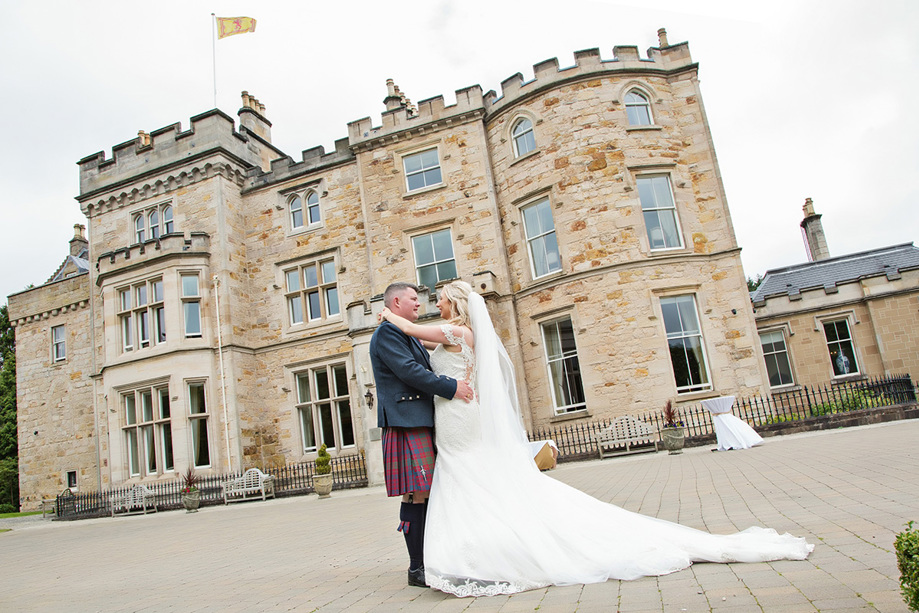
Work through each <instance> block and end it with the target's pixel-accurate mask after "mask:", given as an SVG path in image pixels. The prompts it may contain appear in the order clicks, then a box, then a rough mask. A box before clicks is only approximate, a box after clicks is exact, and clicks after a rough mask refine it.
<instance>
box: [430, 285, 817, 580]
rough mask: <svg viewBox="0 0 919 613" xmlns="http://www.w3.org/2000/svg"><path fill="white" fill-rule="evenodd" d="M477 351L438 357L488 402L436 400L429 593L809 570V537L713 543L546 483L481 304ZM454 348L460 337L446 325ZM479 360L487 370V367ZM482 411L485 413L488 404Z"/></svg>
mask: <svg viewBox="0 0 919 613" xmlns="http://www.w3.org/2000/svg"><path fill="white" fill-rule="evenodd" d="M469 302H470V311H471V316H472V324H473V325H472V327H473V332H474V335H475V352H473V351H472V349H470V347H469V346H468V345H466V344H465V342H464V341H463V339H462V337H459V338H454V339H452V340H453V342H455V343H457V344H458V345H459V346H460V347H461V351H460V352H450V351H447V350H446V349H445V348H444V347H443V346H440V347H438V348H437V349H436V350H435V351H434V353H433V355H432V356H431V365H432V367H433V368H434V371H435V372H436V373H437V374H440V375H447V376H450V377H453V378H456V379H465V380H468V381H475V383H476V385H475V388H476V393H477V399H476V400H474V401H472V402H468V403H467V402H465V401H464V400H445V399H442V398H437V399H436V401H435V412H434V422H435V426H434V436H435V444H436V447H437V460H436V464H435V468H434V481H433V485H432V488H431V496H430V499H429V503H428V512H427V519H426V527H425V542H424V563H425V578H426V580H427V582H428V584H429V585H430V586H431V587H433V588H436V589H438V590H441V591H443V592H447V593H450V594H454V595H456V596H493V595H497V594H512V593H515V592H520V591H524V590H529V589H534V588H539V587H545V586H548V585H570V584H580V583H597V582H603V581H606V580H608V579H636V578H638V577H643V576H651V575H664V574H667V573H672V572H674V571H678V570H681V569H684V568H686V567H688V566H689V565H690V564H691V563H692V562H700V561H709V562H762V561H767V560H777V559H791V560H803V559H804V558H806V557H807V556H808V554H809V553H810V552H811V551H813V548H814V546H813V545H810V544H808V543H807V542H806V541H805V540H804V539H803V538H796V537H793V536H791V535H789V534H778V533H776V532H775V531H774V530H769V529H765V528H757V527H753V528H749V529H747V530H744V531H743V532H739V533H736V534H731V535H713V534H709V533H707V532H702V531H700V530H696V529H694V528H688V527H685V526H681V525H679V524H674V523H671V522H668V521H664V520H661V519H657V518H654V517H648V516H644V515H639V514H637V513H632V512H631V511H626V510H624V509H621V508H619V507H617V506H614V505H611V504H607V503H604V502H601V501H599V500H597V499H595V498H592V497H591V496H588V495H587V494H585V493H583V492H581V491H579V490H577V489H574V488H572V487H570V486H568V485H565V484H563V483H561V482H559V481H556V480H555V479H553V478H552V477H549V476H547V475H544V474H542V473H541V472H539V469H537V467H536V464H535V463H534V462H533V458H532V454H531V453H530V452H529V450H528V448H527V445H526V442H527V441H526V434H525V432H524V430H523V427H522V425H521V422H520V418H519V415H518V413H517V408H516V407H517V402H516V392H515V391H514V390H515V388H514V386H513V385H514V384H513V371H512V369H511V367H510V360H509V359H508V358H507V353H506V352H505V351H504V348H503V346H501V343H500V341H499V340H498V338H497V336H496V335H495V333H494V328H492V325H491V320H490V318H489V317H488V311H487V309H486V308H485V303H484V301H483V300H482V298H481V296H479V295H478V294H472V295H471V296H470V300H469ZM443 329H444V330H445V332H446V333H447V335H448V338H450V336H451V335H450V330H451V328H450V326H443ZM477 360H478V364H476V361H477ZM480 401H481V402H480Z"/></svg>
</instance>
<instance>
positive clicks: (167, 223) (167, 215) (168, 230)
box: [163, 205, 175, 234]
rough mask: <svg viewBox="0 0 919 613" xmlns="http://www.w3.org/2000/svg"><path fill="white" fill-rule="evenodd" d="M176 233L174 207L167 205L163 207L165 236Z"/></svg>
mask: <svg viewBox="0 0 919 613" xmlns="http://www.w3.org/2000/svg"><path fill="white" fill-rule="evenodd" d="M173 231H175V226H174V225H173V223H172V206H171V205H166V206H164V207H163V234H172V233H173Z"/></svg>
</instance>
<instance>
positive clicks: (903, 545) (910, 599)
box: [894, 522, 919, 611]
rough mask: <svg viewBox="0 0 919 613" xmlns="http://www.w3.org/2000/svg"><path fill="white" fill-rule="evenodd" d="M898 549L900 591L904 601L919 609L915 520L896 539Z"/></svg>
mask: <svg viewBox="0 0 919 613" xmlns="http://www.w3.org/2000/svg"><path fill="white" fill-rule="evenodd" d="M894 549H896V551H897V568H899V569H900V592H901V593H902V594H903V602H905V603H906V606H907V607H909V608H910V610H912V611H919V530H915V529H913V522H909V523H908V524H906V530H904V531H903V532H901V533H900V534H898V535H897V537H896V540H895V541H894Z"/></svg>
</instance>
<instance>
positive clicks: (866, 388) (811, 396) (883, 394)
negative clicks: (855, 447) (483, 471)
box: [529, 374, 916, 461]
mask: <svg viewBox="0 0 919 613" xmlns="http://www.w3.org/2000/svg"><path fill="white" fill-rule="evenodd" d="M915 402H916V388H914V387H913V384H912V380H911V379H910V376H909V375H908V374H907V375H899V376H889V377H876V378H873V379H872V378H868V379H863V380H859V381H845V382H838V383H828V384H825V385H820V386H813V387H807V386H805V387H800V388H794V389H790V390H787V391H784V392H776V393H773V394H772V395H770V396H765V397H762V396H757V397H752V398H737V399H735V401H734V406H733V411H734V414H735V415H737V416H738V417H739V418H741V419H743V420H745V421H747V422H748V423H749V424H750V425H752V426H753V427H760V428H762V427H766V426H772V425H773V424H782V423H802V422H807V421H813V420H820V419H825V418H826V417H827V416H829V415H834V414H838V413H847V412H850V411H856V410H871V409H882V408H887V407H892V406H896V405H901V404H907V403H915ZM675 412H676V414H677V417H676V419H677V420H679V421H681V422H683V427H684V429H685V436H686V441H687V444H692V443H693V442H695V443H697V444H704V443H705V442H706V441H707V440H709V439H711V440H714V438H715V430H714V426H713V425H712V416H711V413H710V412H709V411H708V410H706V409H705V408H704V407H703V406H702V405H701V404H699V405H685V406H682V407H679V408H677V409H675ZM634 417H636V418H637V419H638V420H639V421H642V422H644V423H646V424H648V426H650V427H651V429H652V430H654V431H657V432H659V431H660V429H661V427H662V426H663V425H664V419H663V414H662V411H661V410H654V411H646V412H644V413H642V414H639V415H634ZM613 421H614V418H608V419H598V420H595V421H591V422H587V423H577V424H570V425H564V424H563V425H557V426H548V427H541V428H535V429H534V430H533V431H532V432H530V433H529V438H530V440H531V441H542V440H546V439H552V440H553V441H555V444H556V445H557V446H558V449H559V457H558V459H559V461H572V460H581V459H585V458H589V457H594V456H597V455H598V449H597V443H596V441H595V438H596V436H597V435H598V434H599V433H600V432H601V431H603V430H604V429H606V428H608V427H609V426H610V425H611V424H612V422H613Z"/></svg>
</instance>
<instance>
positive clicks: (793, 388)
mask: <svg viewBox="0 0 919 613" xmlns="http://www.w3.org/2000/svg"><path fill="white" fill-rule="evenodd" d="M801 389H802V387H801V386H800V385H798V384H796V383H792V384H790V385H777V386H775V387H770V388H769V392H770V393H771V394H787V393H789V392H800V391H801Z"/></svg>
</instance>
